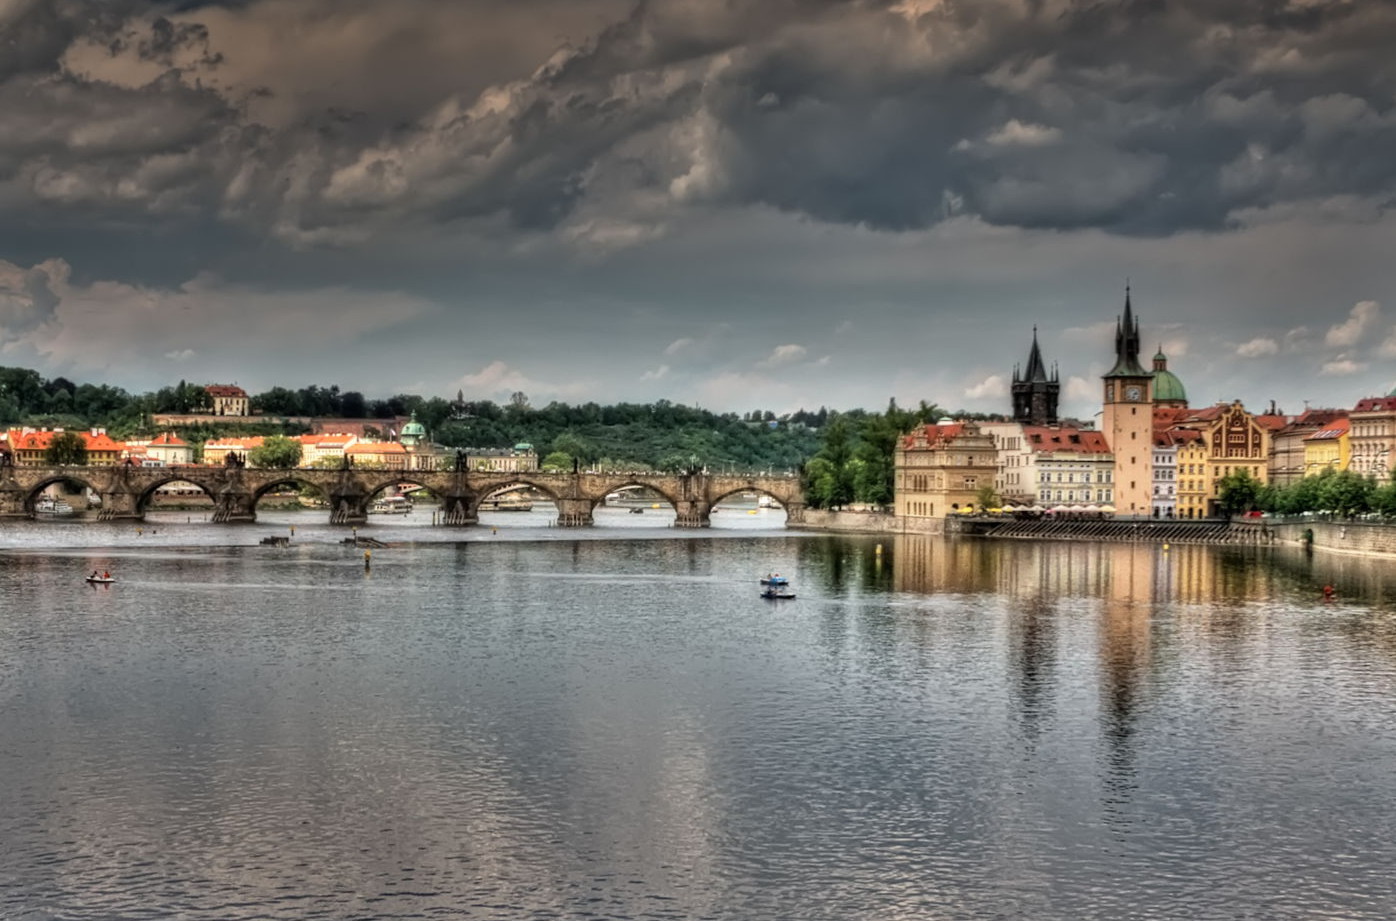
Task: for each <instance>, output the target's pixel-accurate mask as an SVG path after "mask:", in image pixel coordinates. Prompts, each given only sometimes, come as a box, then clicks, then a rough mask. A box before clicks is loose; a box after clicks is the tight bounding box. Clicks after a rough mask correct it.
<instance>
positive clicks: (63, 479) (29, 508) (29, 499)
mask: <svg viewBox="0 0 1396 921" xmlns="http://www.w3.org/2000/svg"><path fill="white" fill-rule="evenodd" d="M57 483H71V484H73V485H75V486H80V487H82V488H83V489H86V490H91V491H92V492H93V493H95V494H97V495H98V496H100V495H101V494H102V490H101V488H100V487H99V486H98V485H97V484H96V483H94V482H92V480H90V479H87V478H85V477H81V476H73V475H72V474H69V473H61V474H54V475H52V476H45V477H42V478H40V479H38V480H36V481H34V483H33V484H32V485H31V486H30V487H29V488H28V490H27V491H26V492H25V495H24V512H25V514H27V515H33V514H34V506H35V504H36V503H37V502H38V501H39V496H41V495H43V493H44V490H46V489H48V488H49V487H50V486H53V485H55V484H57Z"/></svg>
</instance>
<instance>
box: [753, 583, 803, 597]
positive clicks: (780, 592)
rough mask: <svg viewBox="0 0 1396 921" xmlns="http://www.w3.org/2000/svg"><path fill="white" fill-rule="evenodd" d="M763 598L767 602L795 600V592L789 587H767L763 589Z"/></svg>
mask: <svg viewBox="0 0 1396 921" xmlns="http://www.w3.org/2000/svg"><path fill="white" fill-rule="evenodd" d="M761 597H762V598H765V599H767V600H785V599H788V598H794V597H795V592H794V591H792V590H791V588H790V586H789V585H767V586H766V587H765V588H763V589H761Z"/></svg>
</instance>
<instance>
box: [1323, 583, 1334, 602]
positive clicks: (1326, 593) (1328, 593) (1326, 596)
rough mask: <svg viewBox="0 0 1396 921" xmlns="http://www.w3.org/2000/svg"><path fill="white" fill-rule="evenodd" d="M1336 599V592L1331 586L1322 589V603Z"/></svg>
mask: <svg viewBox="0 0 1396 921" xmlns="http://www.w3.org/2000/svg"><path fill="white" fill-rule="evenodd" d="M1336 597H1338V590H1337V589H1336V588H1334V587H1333V586H1332V585H1325V586H1324V587H1323V600H1324V601H1332V600H1333V599H1334V598H1336Z"/></svg>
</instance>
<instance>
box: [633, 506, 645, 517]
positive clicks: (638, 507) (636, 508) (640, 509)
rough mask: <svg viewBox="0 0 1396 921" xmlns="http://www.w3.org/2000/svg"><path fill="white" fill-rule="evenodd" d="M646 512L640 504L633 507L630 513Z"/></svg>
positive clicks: (641, 513) (640, 513)
mask: <svg viewBox="0 0 1396 921" xmlns="http://www.w3.org/2000/svg"><path fill="white" fill-rule="evenodd" d="M644 513H645V510H644V509H642V508H640V506H638V505H637V506H635V507H634V508H632V509H631V510H630V514H632V515H643V514H644Z"/></svg>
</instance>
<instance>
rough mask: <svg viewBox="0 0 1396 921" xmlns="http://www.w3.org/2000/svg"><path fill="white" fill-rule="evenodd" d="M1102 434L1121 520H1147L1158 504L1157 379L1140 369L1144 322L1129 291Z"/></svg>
mask: <svg viewBox="0 0 1396 921" xmlns="http://www.w3.org/2000/svg"><path fill="white" fill-rule="evenodd" d="M1102 379H1103V381H1104V383H1105V407H1104V408H1105V411H1104V413H1102V417H1101V428H1102V429H1103V430H1104V433H1105V438H1106V440H1107V441H1109V443H1110V450H1111V452H1112V453H1113V454H1114V455H1115V473H1114V476H1115V482H1114V483H1113V484H1112V485H1113V495H1114V501H1113V502H1112V503H1111V504H1112V505H1114V506H1115V517H1116V518H1145V517H1148V516H1149V514H1150V509H1151V507H1152V504H1153V480H1154V460H1153V458H1154V404H1153V392H1152V391H1153V383H1154V380H1153V375H1152V374H1150V373H1149V372H1148V371H1146V370H1144V368H1143V367H1142V366H1141V365H1140V364H1139V320H1138V319H1136V318H1135V316H1134V308H1133V307H1132V306H1131V305H1130V291H1129V286H1128V285H1126V286H1125V312H1124V316H1123V317H1121V318H1120V319H1118V320H1117V321H1116V323H1115V366H1114V367H1113V368H1111V369H1110V370H1109V371H1107V372H1105V375H1104V377H1103V378H1102Z"/></svg>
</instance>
